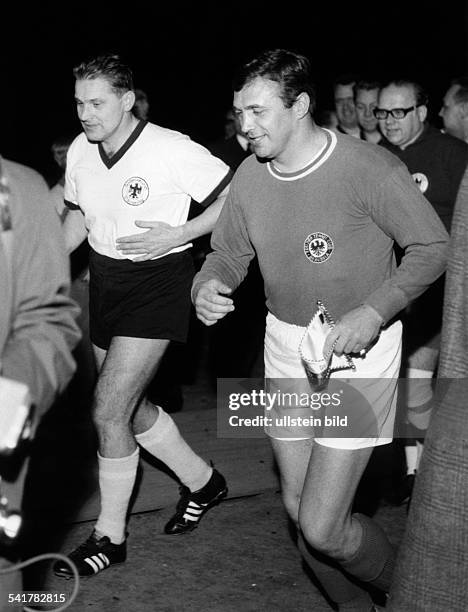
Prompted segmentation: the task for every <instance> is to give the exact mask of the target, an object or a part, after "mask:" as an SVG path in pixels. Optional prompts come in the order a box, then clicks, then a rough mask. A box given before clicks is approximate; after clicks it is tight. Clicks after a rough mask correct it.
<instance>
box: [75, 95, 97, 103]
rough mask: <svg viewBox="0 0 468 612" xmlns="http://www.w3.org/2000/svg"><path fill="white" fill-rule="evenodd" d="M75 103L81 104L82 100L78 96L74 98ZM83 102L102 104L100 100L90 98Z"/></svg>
mask: <svg viewBox="0 0 468 612" xmlns="http://www.w3.org/2000/svg"><path fill="white" fill-rule="evenodd" d="M75 102H83V100H82V99H81V98H78V96H75ZM85 102H102V99H101V98H90V99H88V100H85Z"/></svg>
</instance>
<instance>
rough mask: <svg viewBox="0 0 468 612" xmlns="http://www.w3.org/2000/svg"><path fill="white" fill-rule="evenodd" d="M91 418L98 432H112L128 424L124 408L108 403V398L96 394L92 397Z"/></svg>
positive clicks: (114, 403)
mask: <svg viewBox="0 0 468 612" xmlns="http://www.w3.org/2000/svg"><path fill="white" fill-rule="evenodd" d="M92 417H93V423H94V425H95V427H96V429H97V430H98V432H101V431H112V430H113V429H118V428H120V427H122V426H124V425H128V423H129V417H128V416H127V411H125V409H124V407H122V406H121V405H119V404H118V403H117V402H113V401H109V398H107V399H106V398H103V397H102V396H100V395H99V394H98V393H96V395H95V397H94V401H93V410H92Z"/></svg>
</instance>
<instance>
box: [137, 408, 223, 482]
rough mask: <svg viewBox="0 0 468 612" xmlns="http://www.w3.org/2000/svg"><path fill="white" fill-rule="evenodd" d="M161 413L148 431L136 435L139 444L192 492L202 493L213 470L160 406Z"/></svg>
mask: <svg viewBox="0 0 468 612" xmlns="http://www.w3.org/2000/svg"><path fill="white" fill-rule="evenodd" d="M158 410H159V416H158V418H157V420H156V422H155V423H154V424H153V425H152V426H151V427H150V428H149V429H148V430H147V431H144V432H143V433H140V434H136V435H135V438H136V441H137V442H138V444H139V445H140V446H142V447H143V448H144V449H145V450H147V451H148V452H149V453H151V454H152V455H153V456H154V457H156V458H157V459H159V460H160V461H162V462H163V463H165V464H166V465H167V467H168V468H170V469H171V470H172V471H173V472H174V474H175V475H176V476H177V477H178V478H179V480H180V482H181V483H182V484H184V485H185V486H186V487H188V488H189V489H190V491H198V490H199V489H201V488H202V487H204V486H205V485H206V483H207V482H208V480H209V479H210V478H211V474H212V473H213V469H212V468H211V467H210V466H209V465H208V464H207V463H206V462H205V461H203V459H202V458H201V457H199V456H198V455H197V454H196V453H195V452H194V451H193V450H192V449H191V448H190V446H189V445H188V444H187V442H186V441H185V440H184V439H183V438H182V436H181V435H180V433H179V430H178V429H177V425H176V424H175V423H174V421H173V420H172V418H171V417H170V416H169V415H168V414H167V412H164V410H163V409H162V408H161V407H160V406H158Z"/></svg>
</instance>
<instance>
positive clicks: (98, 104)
mask: <svg viewBox="0 0 468 612" xmlns="http://www.w3.org/2000/svg"><path fill="white" fill-rule="evenodd" d="M93 106H94V108H97V107H98V106H101V102H93Z"/></svg>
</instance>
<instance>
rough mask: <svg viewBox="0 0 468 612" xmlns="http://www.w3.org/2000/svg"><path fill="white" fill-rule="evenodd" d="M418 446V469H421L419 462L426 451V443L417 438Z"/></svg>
mask: <svg viewBox="0 0 468 612" xmlns="http://www.w3.org/2000/svg"><path fill="white" fill-rule="evenodd" d="M416 448H417V449H418V459H417V463H416V469H417V470H419V464H420V463H421V457H422V454H423V451H424V444H422V443H421V442H418V440H416Z"/></svg>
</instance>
